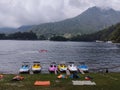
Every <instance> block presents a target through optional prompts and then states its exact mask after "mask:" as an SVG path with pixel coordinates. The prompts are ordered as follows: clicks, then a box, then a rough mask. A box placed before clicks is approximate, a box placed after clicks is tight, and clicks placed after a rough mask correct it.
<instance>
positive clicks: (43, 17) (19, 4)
mask: <svg viewBox="0 0 120 90" xmlns="http://www.w3.org/2000/svg"><path fill="white" fill-rule="evenodd" d="M93 6H98V7H101V8H113V9H115V10H120V0H0V27H15V28H17V27H20V26H22V25H37V24H41V23H47V22H56V21H61V20H64V19H68V18H72V17H75V16H77V15H79V14H81V13H82V12H84V11H85V10H86V9H88V8H90V7H93Z"/></svg>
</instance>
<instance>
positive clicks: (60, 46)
mask: <svg viewBox="0 0 120 90" xmlns="http://www.w3.org/2000/svg"><path fill="white" fill-rule="evenodd" d="M40 50H47V52H39V51H40ZM24 61H25V62H30V63H31V64H32V62H33V61H40V62H41V63H42V67H43V71H47V70H48V66H49V64H50V62H57V63H60V62H70V61H72V62H73V61H74V62H76V64H77V62H85V63H86V64H87V65H88V66H89V68H90V69H97V68H106V67H108V68H110V67H114V66H120V45H118V44H110V43H96V42H51V41H14V40H13V41H12V40H1V41H0V73H18V71H19V68H20V66H21V64H22V62H24ZM111 71H113V72H114V71H115V72H120V67H118V68H114V69H111Z"/></svg>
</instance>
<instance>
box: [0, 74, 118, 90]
mask: <svg viewBox="0 0 120 90" xmlns="http://www.w3.org/2000/svg"><path fill="white" fill-rule="evenodd" d="M79 75H80V78H79V79H71V78H67V79H57V76H58V75H54V74H32V75H29V74H21V76H24V77H25V79H24V80H22V81H11V80H12V78H13V77H14V76H15V75H14V74H4V78H3V79H0V90H120V85H119V84H120V73H87V74H85V75H82V74H79ZM88 75H89V76H91V77H93V79H92V81H94V82H95V83H96V86H74V85H72V80H85V79H84V77H85V76H88ZM36 80H41V81H42V80H43V81H44V80H50V82H51V85H50V86H34V82H35V81H36Z"/></svg>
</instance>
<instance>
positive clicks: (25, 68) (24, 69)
mask: <svg viewBox="0 0 120 90" xmlns="http://www.w3.org/2000/svg"><path fill="white" fill-rule="evenodd" d="M19 73H30V64H29V62H23V64H22V66H21V68H20V70H19Z"/></svg>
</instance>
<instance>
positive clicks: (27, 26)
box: [17, 25, 34, 32]
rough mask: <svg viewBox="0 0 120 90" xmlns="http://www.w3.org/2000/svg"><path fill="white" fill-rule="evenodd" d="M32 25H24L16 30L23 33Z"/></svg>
mask: <svg viewBox="0 0 120 90" xmlns="http://www.w3.org/2000/svg"><path fill="white" fill-rule="evenodd" d="M33 26H34V25H24V26H21V27H19V28H17V31H21V32H25V31H26V30H29V29H31V28H32V27H33Z"/></svg>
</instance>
